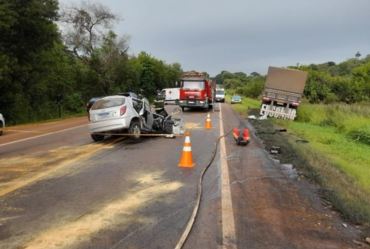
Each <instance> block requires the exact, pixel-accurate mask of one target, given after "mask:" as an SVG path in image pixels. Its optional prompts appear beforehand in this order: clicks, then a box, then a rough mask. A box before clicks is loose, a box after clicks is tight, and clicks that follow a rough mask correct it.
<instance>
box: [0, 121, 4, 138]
mask: <svg viewBox="0 0 370 249" xmlns="http://www.w3.org/2000/svg"><path fill="white" fill-rule="evenodd" d="M3 128H4V124H3V122H0V136H1V135H3Z"/></svg>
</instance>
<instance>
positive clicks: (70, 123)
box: [0, 116, 88, 145]
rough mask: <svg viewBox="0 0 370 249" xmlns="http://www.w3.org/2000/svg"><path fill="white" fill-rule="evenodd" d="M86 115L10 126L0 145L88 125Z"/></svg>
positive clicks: (0, 140)
mask: <svg viewBox="0 0 370 249" xmlns="http://www.w3.org/2000/svg"><path fill="white" fill-rule="evenodd" d="M87 123H88V119H87V117H86V116H83V117H73V118H66V119H62V120H53V121H48V122H40V123H32V124H24V125H16V126H9V127H6V128H5V129H4V134H3V135H2V136H0V145H1V144H6V143H10V142H13V141H16V140H21V139H26V138H31V137H36V136H40V135H44V134H47V133H52V132H57V131H60V130H65V129H70V128H73V127H77V126H82V125H87Z"/></svg>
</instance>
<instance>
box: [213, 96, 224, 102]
mask: <svg viewBox="0 0 370 249" xmlns="http://www.w3.org/2000/svg"><path fill="white" fill-rule="evenodd" d="M215 100H216V101H217V102H224V101H225V98H217V97H216V98H215Z"/></svg>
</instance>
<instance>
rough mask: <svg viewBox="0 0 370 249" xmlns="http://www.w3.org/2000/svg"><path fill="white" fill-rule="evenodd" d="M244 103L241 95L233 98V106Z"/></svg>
mask: <svg viewBox="0 0 370 249" xmlns="http://www.w3.org/2000/svg"><path fill="white" fill-rule="evenodd" d="M241 102H242V97H240V96H239V95H234V96H232V97H231V104H238V103H241Z"/></svg>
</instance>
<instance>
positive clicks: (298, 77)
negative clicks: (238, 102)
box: [260, 67, 307, 120]
mask: <svg viewBox="0 0 370 249" xmlns="http://www.w3.org/2000/svg"><path fill="white" fill-rule="evenodd" d="M306 80H307V72H303V71H299V70H294V69H286V68H277V67H269V69H268V73H267V78H266V83H265V88H264V90H263V93H262V105H261V110H260V114H261V115H262V116H267V117H275V118H282V119H291V120H294V119H295V117H296V115H297V108H298V106H299V104H300V103H301V98H302V94H303V90H304V87H305V84H306Z"/></svg>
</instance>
